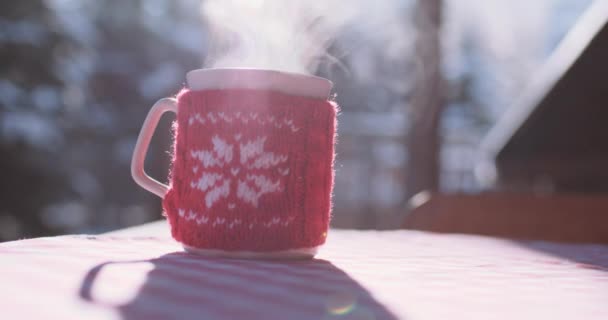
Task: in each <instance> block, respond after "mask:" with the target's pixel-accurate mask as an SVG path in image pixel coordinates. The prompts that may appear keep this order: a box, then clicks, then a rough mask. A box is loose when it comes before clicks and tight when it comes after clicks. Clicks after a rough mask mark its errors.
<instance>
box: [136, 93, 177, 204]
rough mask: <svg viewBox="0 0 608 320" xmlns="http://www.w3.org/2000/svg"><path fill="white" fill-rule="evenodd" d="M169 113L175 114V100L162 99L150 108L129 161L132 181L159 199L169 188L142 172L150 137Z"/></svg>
mask: <svg viewBox="0 0 608 320" xmlns="http://www.w3.org/2000/svg"><path fill="white" fill-rule="evenodd" d="M169 111H171V112H173V113H175V114H177V100H175V99H172V98H164V99H160V100H158V101H157V102H156V103H155V104H154V106H152V109H150V112H148V115H147V116H146V120H144V124H143V126H142V127H141V131H140V132H139V136H138V137H137V143H135V149H134V150H133V158H132V159H131V175H132V176H133V180H135V182H137V184H139V185H140V186H141V187H142V188H144V189H146V190H148V191H150V192H152V193H154V194H155V195H157V196H159V197H161V198H164V197H165V195H166V194H167V191H169V186H167V185H166V184H163V183H161V182H159V181H158V180H155V179H154V178H152V177H150V176H149V175H148V174H147V173H146V172H145V171H144V160H145V159H146V154H147V153H148V146H149V145H150V140H152V135H153V134H154V131H155V130H156V126H157V125H158V121H159V120H160V118H161V117H162V115H163V114H164V113H165V112H169Z"/></svg>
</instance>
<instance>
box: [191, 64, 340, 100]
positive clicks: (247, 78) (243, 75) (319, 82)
mask: <svg viewBox="0 0 608 320" xmlns="http://www.w3.org/2000/svg"><path fill="white" fill-rule="evenodd" d="M186 83H187V85H188V87H189V88H190V89H191V90H197V91H198V90H208V89H258V90H274V91H279V92H283V93H286V94H292V95H298V96H305V97H311V98H319V99H327V98H328V97H329V94H330V92H331V89H332V87H333V83H332V82H331V81H330V80H328V79H325V78H322V77H318V76H313V75H306V74H301V73H295V72H287V71H279V70H271V69H256V68H206V69H194V70H191V71H189V72H188V73H186Z"/></svg>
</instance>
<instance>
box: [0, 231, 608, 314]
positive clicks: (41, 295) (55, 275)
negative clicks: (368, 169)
mask: <svg viewBox="0 0 608 320" xmlns="http://www.w3.org/2000/svg"><path fill="white" fill-rule="evenodd" d="M0 281H1V285H0V301H1V302H0V306H1V308H2V313H3V317H2V318H3V319H18V318H19V319H218V318H226V319H414V320H415V319H484V320H485V319H552V320H553V319H608V246H606V245H598V244H587V245H580V244H578V245H574V244H558V243H551V242H540V241H512V240H508V239H498V238H491V237H482V236H471V235H457V234H434V233H426V232H417V231H405V230H402V231H354V230H331V232H330V235H329V238H328V242H327V244H326V246H325V247H324V248H323V250H322V251H321V252H320V254H319V255H318V259H315V260H311V261H282V262H281V261H255V260H236V259H220V258H202V257H198V256H192V255H189V254H186V253H184V252H182V250H181V248H180V246H179V245H178V244H177V243H175V242H173V241H172V240H171V239H170V238H169V236H168V227H167V226H166V224H165V223H164V222H158V223H153V224H150V225H146V226H143V227H138V228H133V229H127V230H124V231H120V232H115V233H109V234H105V235H99V236H88V235H74V236H60V237H50V238H37V239H30V240H22V241H14V242H7V243H2V244H0Z"/></svg>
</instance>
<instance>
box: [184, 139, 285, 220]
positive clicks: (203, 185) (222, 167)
mask: <svg viewBox="0 0 608 320" xmlns="http://www.w3.org/2000/svg"><path fill="white" fill-rule="evenodd" d="M232 138H233V139H234V143H229V142H228V139H223V138H221V137H220V136H218V135H214V136H213V137H212V138H211V144H212V148H211V149H210V150H192V151H191V152H190V155H191V157H192V158H193V159H195V160H196V161H197V165H194V166H193V167H192V172H193V173H194V174H195V175H196V174H198V173H199V171H200V172H201V174H200V176H199V178H198V179H196V180H194V181H192V182H191V183H190V186H191V187H192V188H193V189H197V190H200V191H202V192H204V193H205V197H204V200H205V206H206V207H207V208H208V209H209V208H211V207H213V206H214V205H215V204H216V203H217V202H218V201H220V200H221V199H224V198H228V197H229V196H230V195H231V194H232V193H234V194H235V196H236V199H238V200H240V201H242V202H244V203H247V204H249V205H252V206H253V207H255V208H257V207H258V204H259V199H260V197H262V196H263V195H265V194H268V193H275V192H281V191H283V190H284V188H285V184H284V181H283V180H284V178H283V177H285V176H287V175H288V174H289V167H284V166H283V165H284V164H285V163H286V162H287V160H288V157H287V155H283V154H278V153H274V152H270V151H266V150H265V144H266V140H267V137H265V136H258V137H256V138H255V139H253V140H250V141H246V142H241V139H242V134H235V135H234V136H233V137H232ZM237 153H238V155H237ZM218 169H219V170H218ZM226 169H228V170H226ZM273 171H274V172H276V173H278V176H279V178H278V179H273V178H272V176H277V174H273ZM234 208H236V204H235V203H232V202H231V203H228V209H230V210H232V209H234Z"/></svg>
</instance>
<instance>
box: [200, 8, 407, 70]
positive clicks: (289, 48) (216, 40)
mask: <svg viewBox="0 0 608 320" xmlns="http://www.w3.org/2000/svg"><path fill="white" fill-rule="evenodd" d="M380 2H381V3H382V4H377V3H375V2H374V1H368V0H367V1H366V0H317V1H315V0H207V1H204V2H203V5H202V7H201V13H202V15H203V18H204V21H205V23H206V24H207V26H208V29H209V31H210V49H209V52H208V54H207V59H206V61H205V66H206V67H215V68H221V67H247V68H262V69H273V70H281V71H289V72H297V73H307V74H313V73H315V72H316V71H317V69H318V68H319V67H320V66H321V65H323V64H331V63H336V62H337V59H336V58H335V57H332V56H331V55H329V54H328V52H327V50H328V48H329V46H331V45H332V44H333V43H334V41H335V39H336V37H337V36H338V34H340V33H342V32H344V31H345V30H347V31H355V32H361V33H365V34H368V35H371V34H374V33H375V34H376V35H381V34H382V33H384V32H382V30H380V29H381V28H382V26H386V25H387V21H388V23H390V21H391V19H392V18H394V19H393V20H394V21H403V20H404V19H403V11H401V14H402V15H401V17H400V18H401V19H399V17H398V16H397V15H398V14H399V10H396V9H399V8H398V7H399V5H398V3H399V2H402V1H399V0H383V1H380ZM404 29H405V28H404ZM369 38H372V37H369ZM376 39H382V37H376ZM359 45H362V43H359V44H353V46H351V48H348V50H353V49H354V47H355V46H359Z"/></svg>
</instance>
